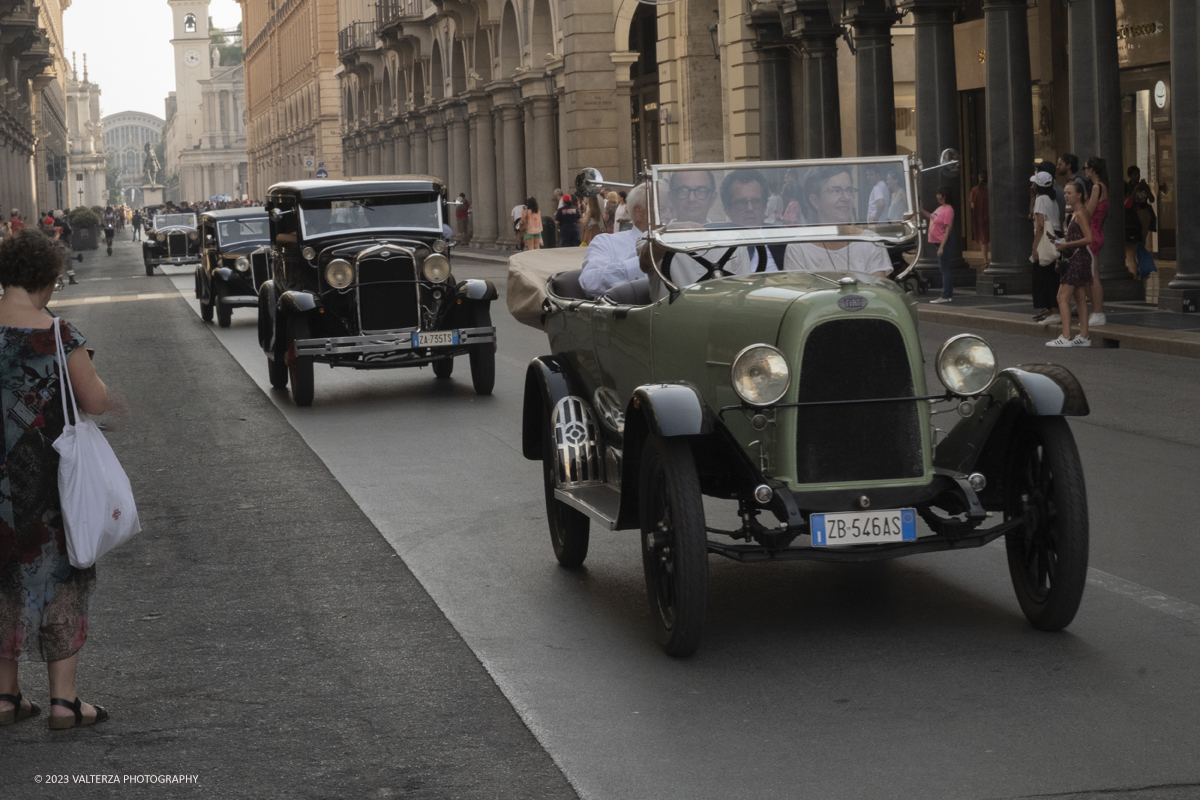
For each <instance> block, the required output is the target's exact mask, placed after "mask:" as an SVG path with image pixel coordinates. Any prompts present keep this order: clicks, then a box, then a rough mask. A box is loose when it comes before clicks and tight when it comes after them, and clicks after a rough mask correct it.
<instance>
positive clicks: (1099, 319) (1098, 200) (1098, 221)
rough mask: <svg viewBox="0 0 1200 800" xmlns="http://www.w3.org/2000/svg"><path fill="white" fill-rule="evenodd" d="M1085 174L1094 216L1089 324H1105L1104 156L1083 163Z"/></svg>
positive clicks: (1106, 193) (1089, 204)
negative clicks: (1102, 259)
mask: <svg viewBox="0 0 1200 800" xmlns="http://www.w3.org/2000/svg"><path fill="white" fill-rule="evenodd" d="M1083 174H1084V175H1085V176H1087V179H1088V180H1089V181H1091V182H1092V193H1091V194H1090V195H1089V196H1088V199H1087V210H1088V213H1089V214H1090V215H1091V218H1092V243H1091V244H1089V245H1088V249H1089V250H1091V252H1092V290H1091V291H1092V314H1091V316H1089V317H1088V324H1089V325H1092V326H1099V325H1105V324H1107V323H1108V320H1107V319H1106V318H1105V316H1104V287H1103V286H1101V285H1100V248H1101V247H1103V246H1104V218H1105V217H1106V216H1107V215H1108V165H1107V164H1106V163H1105V162H1104V159H1103V158H1099V157H1097V156H1092V157H1091V158H1089V159H1088V160H1087V163H1085V164H1084V165H1083Z"/></svg>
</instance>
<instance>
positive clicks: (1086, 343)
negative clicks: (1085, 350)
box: [1058, 335, 1092, 347]
mask: <svg viewBox="0 0 1200 800" xmlns="http://www.w3.org/2000/svg"><path fill="white" fill-rule="evenodd" d="M1058 338H1060V339H1061V338H1062V337H1061V336H1060V337H1058ZM1091 346H1092V340H1091V339H1085V338H1083V337H1082V336H1079V335H1077V336H1076V337H1075V338H1074V339H1072V340H1071V347H1091Z"/></svg>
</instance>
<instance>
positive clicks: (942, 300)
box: [929, 297, 950, 303]
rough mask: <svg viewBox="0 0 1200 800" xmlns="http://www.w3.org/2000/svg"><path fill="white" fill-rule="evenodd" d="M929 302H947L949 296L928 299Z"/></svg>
mask: <svg viewBox="0 0 1200 800" xmlns="http://www.w3.org/2000/svg"><path fill="white" fill-rule="evenodd" d="M929 302H931V303H949V302H950V298H949V297H939V298H937V299H936V300H930V301H929Z"/></svg>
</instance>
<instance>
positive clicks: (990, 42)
mask: <svg viewBox="0 0 1200 800" xmlns="http://www.w3.org/2000/svg"><path fill="white" fill-rule="evenodd" d="M983 15H984V17H983V18H984V52H985V53H986V54H987V60H986V61H985V62H984V67H985V70H986V78H987V86H988V90H987V94H986V103H987V128H988V192H989V195H990V197H989V205H990V210H991V234H992V263H991V265H990V266H989V267H988V268H987V270H986V271H985V272H984V273H983V275H981V276H980V277H979V281H978V283H977V284H976V290H977V291H978V292H979V293H980V294H996V290H997V284H1004V291H1005V292H1006V293H1008V294H1025V293H1027V292H1029V291H1031V289H1032V287H1033V267H1032V265H1031V264H1030V263H1029V250H1030V243H1031V242H1032V237H1033V227H1032V226H1031V225H1030V223H1029V176H1030V175H1031V174H1032V172H1033V167H1032V165H1033V136H1032V131H1033V90H1032V88H1031V87H1030V80H1031V78H1030V68H1029V24H1028V21H1027V19H1026V3H1025V0H984V4H983Z"/></svg>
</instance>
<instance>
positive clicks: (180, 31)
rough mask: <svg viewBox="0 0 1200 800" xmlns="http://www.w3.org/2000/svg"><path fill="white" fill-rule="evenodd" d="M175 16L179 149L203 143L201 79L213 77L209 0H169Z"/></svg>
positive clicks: (175, 136)
mask: <svg viewBox="0 0 1200 800" xmlns="http://www.w3.org/2000/svg"><path fill="white" fill-rule="evenodd" d="M167 2H168V4H169V5H170V6H171V14H172V15H173V16H174V35H173V36H172V38H171V44H172V45H174V47H175V103H176V112H175V115H176V119H175V121H174V125H173V126H172V127H173V130H172V131H171V134H172V138H173V139H174V140H175V142H174V144H175V146H176V147H178V148H179V150H189V149H191V148H192V147H194V146H195V145H197V144H199V143H200V134H201V131H202V129H203V124H202V119H201V115H200V114H201V108H200V101H201V96H202V92H201V87H200V81H205V80H208V79H209V78H211V77H212V54H211V45H210V43H209V36H208V4H209V0H167Z"/></svg>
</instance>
